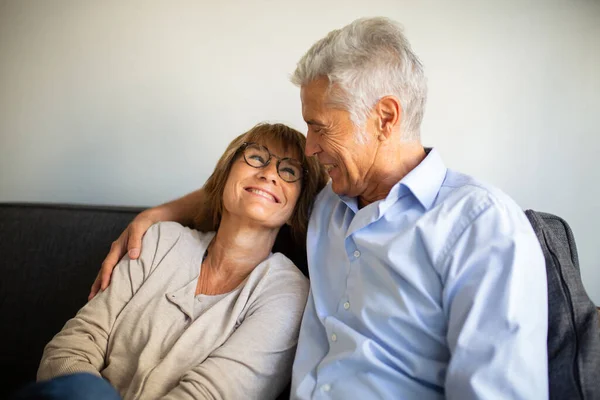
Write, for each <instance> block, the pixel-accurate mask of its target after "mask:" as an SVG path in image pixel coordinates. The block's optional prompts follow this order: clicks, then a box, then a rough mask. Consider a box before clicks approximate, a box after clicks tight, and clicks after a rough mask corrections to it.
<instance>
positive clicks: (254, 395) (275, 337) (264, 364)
mask: <svg viewBox="0 0 600 400" xmlns="http://www.w3.org/2000/svg"><path fill="white" fill-rule="evenodd" d="M294 275H295V276H294V278H293V279H279V278H278V279H277V281H276V282H273V284H271V285H270V287H269V288H266V290H265V291H264V292H263V293H262V294H261V296H260V298H259V299H257V301H256V303H255V304H254V305H253V306H252V308H251V309H250V310H249V312H248V315H247V316H246V318H245V319H244V321H243V322H242V323H241V325H240V326H239V327H238V328H237V330H236V331H235V332H234V333H233V334H232V335H231V336H230V337H229V339H228V340H227V341H226V342H225V343H224V344H223V345H222V346H221V347H219V348H218V349H216V350H215V351H214V352H213V353H212V354H211V355H210V356H209V357H208V358H207V359H206V360H204V361H203V362H202V363H201V364H199V365H198V366H196V367H195V368H193V369H192V370H191V371H189V372H188V373H186V374H185V375H184V376H183V377H182V378H181V380H180V382H179V384H178V385H177V386H176V387H175V388H173V389H172V390H171V391H170V392H169V393H168V394H167V395H166V396H165V397H163V399H168V400H184V399H186V400H187V399H189V400H193V399H274V398H276V397H277V395H278V394H279V393H280V392H281V391H282V390H283V389H284V387H285V386H286V385H287V384H288V383H289V379H290V375H291V367H292V362H293V356H294V352H295V349H296V344H297V340H298V331H299V327H300V321H301V319H302V311H303V309H304V305H305V303H306V295H307V292H308V282H307V280H306V278H304V277H300V276H298V275H297V274H296V273H294Z"/></svg>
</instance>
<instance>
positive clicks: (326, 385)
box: [321, 383, 331, 392]
mask: <svg viewBox="0 0 600 400" xmlns="http://www.w3.org/2000/svg"><path fill="white" fill-rule="evenodd" d="M321 389H323V391H324V392H329V391H330V390H331V385H330V384H329V383H326V384H324V385H323V386H321Z"/></svg>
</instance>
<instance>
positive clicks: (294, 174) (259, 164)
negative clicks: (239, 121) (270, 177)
mask: <svg viewBox="0 0 600 400" xmlns="http://www.w3.org/2000/svg"><path fill="white" fill-rule="evenodd" d="M240 151H242V153H243V154H244V161H246V164H248V165H249V166H251V167H254V168H264V167H266V166H267V165H269V163H270V162H271V159H272V158H276V159H277V165H276V167H277V174H278V175H279V176H280V177H281V179H283V180H284V181H286V182H289V183H293V182H297V181H299V180H300V179H302V177H303V176H304V173H305V170H304V168H302V164H301V163H300V161H298V160H295V159H293V158H288V157H286V158H279V157H277V156H276V155H274V154H271V152H269V149H267V148H266V147H265V146H261V145H260V144H258V143H248V142H244V143H242V145H241V146H240Z"/></svg>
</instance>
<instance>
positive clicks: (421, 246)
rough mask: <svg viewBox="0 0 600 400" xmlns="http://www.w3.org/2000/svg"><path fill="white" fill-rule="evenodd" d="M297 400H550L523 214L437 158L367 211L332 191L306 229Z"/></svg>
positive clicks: (535, 249)
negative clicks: (306, 282)
mask: <svg viewBox="0 0 600 400" xmlns="http://www.w3.org/2000/svg"><path fill="white" fill-rule="evenodd" d="M307 249H308V267H309V272H310V283H311V293H310V295H309V298H308V303H307V305H306V310H305V313H304V319H303V322H302V327H301V330H300V338H299V343H298V349H297V353H296V359H295V362H294V370H293V379H292V392H291V397H292V398H296V399H329V398H331V399H344V400H347V399H361V400H362V399H418V400H427V399H442V398H449V399H461V400H463V399H527V400H533V399H545V398H547V397H548V367H547V351H546V334H547V330H548V325H547V289H546V271H545V263H544V257H543V254H542V251H541V249H540V246H539V243H538V241H537V238H536V236H535V233H534V232H533V229H532V228H531V225H530V224H529V221H528V220H527V217H526V216H525V214H524V213H523V211H522V210H521V208H520V207H519V206H518V205H517V204H516V203H515V202H514V201H513V200H511V199H510V198H509V197H508V196H507V195H505V194H504V193H502V192H501V191H500V190H498V189H496V188H493V187H491V186H488V185H485V184H482V183H480V182H477V181H475V180H474V179H473V178H471V177H468V176H466V175H463V174H461V173H458V172H455V171H452V170H449V169H447V168H446V167H445V166H444V164H443V162H442V160H441V157H440V156H439V154H438V152H437V151H436V150H435V149H434V150H431V151H430V152H429V153H428V155H427V157H426V158H425V159H424V160H423V161H422V162H421V163H420V164H419V165H418V166H417V167H416V168H415V169H414V170H412V171H411V172H410V173H409V174H408V175H406V176H405V177H404V178H403V179H402V180H401V181H400V182H398V183H397V184H396V185H395V186H394V187H393V188H392V190H391V191H390V193H389V194H388V196H387V197H386V198H385V199H383V200H380V201H377V202H375V203H372V204H370V205H368V206H366V207H364V208H362V209H359V208H358V205H357V199H355V198H347V197H343V196H338V195H336V194H335V193H333V191H332V189H331V185H328V186H327V187H326V188H325V189H324V190H323V191H322V192H321V193H320V194H319V196H318V198H317V200H316V202H315V206H314V209H313V211H312V215H311V219H310V224H309V231H308V242H307Z"/></svg>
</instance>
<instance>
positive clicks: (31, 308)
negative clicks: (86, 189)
mask: <svg viewBox="0 0 600 400" xmlns="http://www.w3.org/2000/svg"><path fill="white" fill-rule="evenodd" d="M141 210H143V207H137V208H131V207H130V208H125V207H96V206H79V205H57V204H18V203H12V204H1V203H0V257H1V258H0V259H1V260H2V270H1V271H0V272H1V274H0V277H1V278H0V317H1V321H2V327H1V329H0V332H1V335H2V336H1V340H0V360H1V364H2V366H3V367H5V368H4V370H5V371H7V372H4V373H2V374H0V377H2V378H1V379H2V382H0V399H3V398H6V397H7V396H8V394H9V393H11V392H12V391H14V390H15V389H17V388H19V387H21V386H22V385H24V384H25V383H27V382H29V381H31V380H33V379H35V374H36V370H37V366H38V363H39V360H40V357H41V354H42V350H43V348H44V346H45V344H46V343H47V342H48V341H49V340H50V339H51V338H52V336H53V335H54V334H55V333H57V332H58V331H59V330H60V329H61V328H62V326H63V324H64V323H65V322H66V321H67V320H68V319H69V318H71V317H72V316H73V315H75V313H76V312H77V310H78V309H79V308H80V307H81V306H82V305H83V304H85V302H86V301H87V295H88V293H89V288H90V286H91V284H92V282H93V280H94V278H95V276H96V274H97V272H98V270H99V268H100V264H101V262H102V260H103V259H104V257H105V256H106V254H107V252H108V250H109V247H110V243H111V242H112V241H113V240H115V239H116V238H117V237H118V236H119V234H120V233H121V232H122V231H123V230H124V229H125V227H126V226H127V224H128V223H129V222H130V221H131V220H132V219H133V218H134V216H135V215H136V214H137V213H139V212H140V211H141ZM537 215H538V216H539V217H540V221H542V222H548V223H549V224H553V225H552V227H553V228H552V229H553V230H556V232H558V234H559V236H560V237H559V236H556V237H559V239H556V240H558V241H559V242H561V243H562V242H565V243H566V242H567V236H568V235H567V234H568V233H569V234H570V230H569V231H568V232H566V231H565V228H564V227H563V226H562V225H561V224H562V223H563V222H564V221H563V222H561V221H562V220H560V219H556V218H554V216H550V215H549V214H545V215H544V214H537ZM548 216H549V217H548ZM565 224H566V223H565ZM566 228H567V229H568V226H567V227H566ZM563 231H564V232H563ZM546 236H548V237H550V236H552V235H550V234H545V233H544V231H543V230H539V231H538V237H539V238H541V239H540V240H544V241H545V242H546V240H545V237H546ZM551 242H552V240H550V241H548V243H547V244H550V245H551V244H552V243H551ZM290 243H291V240H290V233H289V231H288V230H287V229H283V230H282V232H281V233H280V236H279V238H278V240H277V242H276V244H275V249H274V250H275V251H281V252H282V253H284V254H286V255H288V257H290V258H291V259H292V260H293V261H294V262H295V263H296V265H298V266H299V268H300V269H301V270H302V271H303V272H304V273H305V274H307V272H306V256H305V249H300V248H294V247H293V246H290ZM568 254H571V259H573V255H574V257H575V258H574V261H573V262H574V263H576V262H577V260H576V249H575V247H574V243H573V246H572V248H571V247H568ZM557 261H564V260H558V259H557ZM549 268H550V267H549ZM553 268H554V267H553ZM572 269H573V268H572ZM557 273H558V275H557V278H556V279H557V280H558V281H559V283H557V285H558V284H562V287H558V289H560V290H559V291H556V290H549V293H553V295H552V296H553V297H552V298H551V299H550V304H551V305H552V308H553V309H554V310H559V308H557V307H563V308H564V310H565V311H560V313H561V314H564V313H567V314H568V313H572V312H573V310H572V308H573V304H572V303H570V302H567V300H572V299H571V297H572V296H573V295H575V294H576V295H577V296H579V297H578V300H579V301H581V302H582V304H584V307H583V308H578V310H579V311H580V312H578V313H576V314H577V315H576V317H577V318H570V319H569V320H568V324H571V325H564V326H563V325H561V326H560V327H558V328H557V327H556V326H555V324H554V325H553V323H551V324H550V325H551V326H550V332H549V340H548V343H549V349H550V345H552V351H551V352H549V357H553V359H552V360H550V362H551V363H553V368H554V369H555V370H556V371H558V373H559V375H558V376H560V380H561V381H562V380H564V382H567V381H568V382H570V384H571V385H573V387H575V386H577V388H576V389H569V390H572V391H575V390H576V391H579V392H580V393H579V394H580V395H581V396H578V397H571V398H589V399H591V398H592V397H589V395H588V394H592V395H594V394H598V393H600V386H599V383H598V382H600V380H595V382H589V381H588V380H586V379H588V378H587V377H588V376H589V375H590V374H589V373H587V372H585V371H587V369H588V368H595V366H596V365H600V361H599V360H600V352H598V349H600V335H598V332H599V330H598V315H597V314H596V312H595V311H594V306H593V305H592V304H591V301H590V300H589V298H588V297H587V295H586V294H585V291H583V292H581V290H582V287H579V286H577V285H580V283H581V282H580V277H579V272H578V265H577V269H573V271H571V272H570V278H569V279H571V281H572V282H569V281H568V280H565V277H564V276H562V271H558V272H557ZM549 276H550V275H549ZM565 282H566V283H565ZM569 285H571V286H569ZM575 286H577V287H575ZM563 297H564V298H563ZM586 299H587V300H586ZM577 307H579V306H577ZM563 308H560V310H563ZM569 309H570V311H569ZM590 309H591V310H592V312H591V313H590ZM575 311H577V310H575ZM557 312H558V311H557ZM579 326H581V327H582V329H587V331H586V332H587V333H586V335H587V336H586V337H587V339H586V337H583V336H582V333H581V332H582V331H581V330H579ZM590 326H593V327H595V330H592V331H590ZM559 328H560V329H559ZM559 334H560V338H559V340H556V338H557V337H558V336H557V335H559ZM590 335H591V336H592V337H596V339H597V340H598V343H596V342H594V340H593V338H592V340H591V341H590V339H589V336H590ZM550 336H551V337H550ZM583 339H585V343H584V342H583ZM582 351H583V352H585V354H583V355H582V354H580V353H581V352H582ZM596 352H598V353H596ZM550 353H551V354H550ZM559 359H561V360H564V359H569V360H572V361H569V364H565V365H564V366H563V365H562V364H557V362H558V361H556V362H555V361H553V360H559ZM561 363H563V361H561ZM581 371H584V373H582V372H581ZM597 371H600V368H599V369H598V370H596V372H595V373H597ZM588 372H593V371H588ZM555 383H556V384H558V383H560V382H556V381H555ZM551 385H552V383H551ZM582 387H583V389H582ZM596 390H598V392H596ZM551 393H552V392H551ZM286 394H287V393H285V392H284V393H283V394H282V396H281V398H285V397H286Z"/></svg>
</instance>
